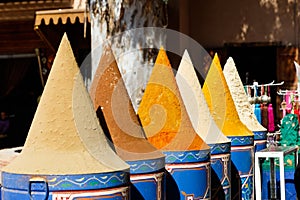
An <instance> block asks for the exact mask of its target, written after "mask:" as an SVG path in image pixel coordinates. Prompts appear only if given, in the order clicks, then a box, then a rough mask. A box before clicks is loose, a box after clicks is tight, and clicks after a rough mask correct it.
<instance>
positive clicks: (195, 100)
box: [176, 50, 230, 144]
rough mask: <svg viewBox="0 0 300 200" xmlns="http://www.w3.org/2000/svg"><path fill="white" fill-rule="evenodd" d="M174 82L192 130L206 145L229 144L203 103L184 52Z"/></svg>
mask: <svg viewBox="0 0 300 200" xmlns="http://www.w3.org/2000/svg"><path fill="white" fill-rule="evenodd" d="M176 81H177V84H178V88H179V91H180V93H181V96H182V99H183V102H184V105H185V107H186V110H187V112H188V115H189V117H190V119H191V122H192V124H193V127H194V129H195V130H196V132H197V133H198V135H199V136H201V138H202V139H203V140H204V141H205V142H206V143H207V144H216V143H224V142H229V141H230V140H229V139H228V138H227V137H226V136H225V135H224V134H223V133H222V131H221V130H220V129H219V128H218V126H217V125H216V123H215V121H214V120H213V118H212V116H211V115H210V112H209V108H208V106H207V103H206V101H205V98H204V95H203V92H202V89H201V85H200V82H199V80H198V77H197V75H196V72H195V69H194V66H193V64H192V61H191V58H190V56H189V54H188V52H187V50H185V52H184V54H183V56H182V59H181V62H180V65H179V68H178V72H177V74H176Z"/></svg>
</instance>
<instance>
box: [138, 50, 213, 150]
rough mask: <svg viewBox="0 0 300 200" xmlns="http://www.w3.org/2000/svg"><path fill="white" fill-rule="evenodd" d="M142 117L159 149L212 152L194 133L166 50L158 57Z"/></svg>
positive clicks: (150, 138) (150, 136) (151, 138)
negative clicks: (207, 150)
mask: <svg viewBox="0 0 300 200" xmlns="http://www.w3.org/2000/svg"><path fill="white" fill-rule="evenodd" d="M138 115H139V117H140V120H141V122H142V125H143V127H144V130H145V132H146V135H147V137H148V140H149V141H150V142H151V143H152V144H153V145H154V146H155V147H157V148H158V149H162V150H167V151H184V150H202V149H209V147H208V146H207V144H206V143H205V142H204V141H203V140H202V139H201V138H200V136H198V134H197V133H196V132H195V130H194V129H193V126H192V124H191V121H190V119H189V117H188V114H187V111H186V109H185V107H184V104H183V101H182V99H181V96H180V93H179V89H178V87H177V85H176V80H175V77H174V74H173V71H172V67H171V64H170V62H169V59H168V57H167V54H166V52H165V50H164V49H163V48H161V49H160V51H159V53H158V56H157V59H156V62H155V65H154V67H153V71H152V74H151V76H150V78H149V81H148V84H147V87H146V89H145V93H144V96H143V98H142V101H141V104H140V106H139V109H138Z"/></svg>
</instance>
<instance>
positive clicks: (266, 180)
mask: <svg viewBox="0 0 300 200" xmlns="http://www.w3.org/2000/svg"><path fill="white" fill-rule="evenodd" d="M294 173H295V168H292V167H289V168H285V169H284V179H285V199H290V200H293V199H295V200H296V199H297V193H296V189H295V184H294ZM279 177H280V174H279V168H278V167H277V168H276V186H277V187H276V191H277V194H278V195H277V197H278V198H280V178H279ZM261 185H262V191H261V192H262V200H268V199H270V196H271V194H270V168H267V167H263V169H262V184H261Z"/></svg>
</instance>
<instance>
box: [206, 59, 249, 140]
mask: <svg viewBox="0 0 300 200" xmlns="http://www.w3.org/2000/svg"><path fill="white" fill-rule="evenodd" d="M202 91H203V94H204V97H205V99H206V101H207V105H208V107H209V109H210V112H211V115H212V116H213V118H214V120H215V122H216V124H217V125H218V127H219V128H220V129H221V130H222V132H223V133H224V135H226V136H252V135H253V133H252V132H251V131H250V130H249V129H248V128H247V127H246V126H245V125H244V124H243V123H242V122H241V120H240V118H239V115H238V113H237V110H236V108H235V105H234V102H233V99H232V97H231V94H230V91H229V88H228V85H227V83H226V80H225V77H224V74H223V72H222V68H221V64H220V61H219V58H218V55H217V54H215V56H214V58H213V60H212V63H211V66H210V69H209V71H208V73H207V76H206V79H205V82H204V85H203V88H202Z"/></svg>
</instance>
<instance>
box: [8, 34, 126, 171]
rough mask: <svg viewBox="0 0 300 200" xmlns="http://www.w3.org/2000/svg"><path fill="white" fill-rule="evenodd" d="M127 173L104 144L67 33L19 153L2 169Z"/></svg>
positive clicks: (104, 141) (123, 165)
mask: <svg viewBox="0 0 300 200" xmlns="http://www.w3.org/2000/svg"><path fill="white" fill-rule="evenodd" d="M119 170H121V171H123V170H126V171H129V165H127V164H126V163H125V162H124V161H123V160H121V159H120V158H119V157H118V156H117V155H116V153H115V152H114V151H113V150H112V149H111V147H110V146H109V144H108V143H107V140H106V137H105V136H104V133H103V131H102V128H101V127H100V125H99V122H98V119H97V116H96V113H95V111H94V109H93V104H92V101H91V99H90V96H89V94H88V92H87V91H86V88H85V86H84V83H83V80H82V76H81V74H80V71H79V68H78V65H77V63H76V60H75V57H74V55H73V52H72V48H71V45H70V43H69V41H68V38H67V36H66V34H65V35H64V36H63V38H62V41H61V43H60V46H59V49H58V52H57V54H56V57H55V60H54V63H53V67H52V69H51V72H50V74H49V77H48V81H47V84H46V86H45V88H44V91H43V94H42V97H41V100H40V102H39V105H38V107H37V110H36V113H35V115H34V118H33V121H32V124H31V127H30V130H29V133H28V136H27V138H26V142H25V145H24V148H23V150H22V152H21V154H20V155H19V156H18V157H17V158H16V159H14V160H13V161H12V162H11V163H10V164H9V165H7V166H6V167H5V168H3V171H5V172H10V173H21V174H43V175H48V174H50V175H68V174H92V173H106V172H115V171H119Z"/></svg>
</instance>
